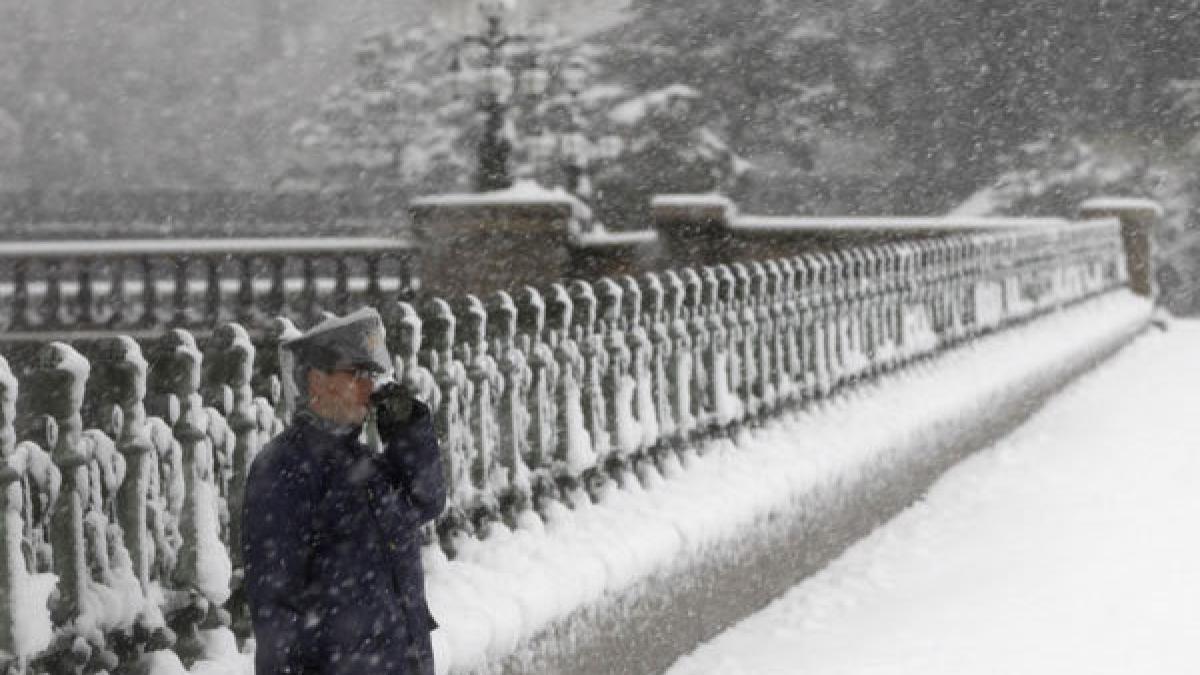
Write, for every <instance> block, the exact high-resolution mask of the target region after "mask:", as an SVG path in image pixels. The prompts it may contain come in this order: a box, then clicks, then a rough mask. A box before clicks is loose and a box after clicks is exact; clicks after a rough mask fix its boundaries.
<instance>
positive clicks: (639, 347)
mask: <svg viewBox="0 0 1200 675" xmlns="http://www.w3.org/2000/svg"><path fill="white" fill-rule="evenodd" d="M621 291H622V292H623V294H624V297H625V303H624V307H625V331H626V334H627V336H628V340H627V342H628V344H629V349H630V363H631V364H632V373H633V381H634V397H633V410H634V415H635V417H636V419H637V424H638V428H639V430H640V431H641V438H639V439H638V452H637V453H636V454H635V455H634V458H633V459H634V463H635V467H636V468H637V469H638V470H639V471H640V470H642V469H643V468H644V467H643V464H644V458H645V453H646V451H647V450H649V449H650V448H652V447H654V446H655V444H657V443H658V416H657V414H656V413H657V411H656V409H655V404H654V379H653V377H652V376H651V373H650V361H651V352H652V350H653V344H651V342H650V334H649V333H648V332H647V331H646V322H645V321H644V320H643V317H642V309H643V305H644V300H643V297H642V288H641V286H639V285H638V282H637V280H636V279H634V278H633V277H631V276H624V277H621Z"/></svg>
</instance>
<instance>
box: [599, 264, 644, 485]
mask: <svg viewBox="0 0 1200 675" xmlns="http://www.w3.org/2000/svg"><path fill="white" fill-rule="evenodd" d="M594 288H595V293H596V304H597V319H598V322H597V324H596V333H597V335H598V336H599V337H600V338H601V340H603V342H602V343H601V344H602V345H603V347H604V354H605V355H606V356H607V357H608V358H607V362H606V364H605V368H604V369H603V372H602V373H601V378H600V383H601V387H602V389H603V391H604V402H605V413H606V414H605V433H606V434H607V435H608V438H609V447H610V449H611V452H610V454H609V456H608V458H607V459H606V461H605V464H604V470H605V471H606V472H607V473H608V475H609V476H610V477H612V478H613V479H614V480H616V481H617V484H618V485H620V486H622V487H629V486H630V483H631V481H632V480H634V479H633V476H632V473H631V471H630V466H631V462H632V456H633V453H635V452H637V450H638V449H639V448H640V447H641V429H639V428H638V427H637V418H636V416H635V415H634V412H633V398H634V395H635V391H634V387H635V386H636V385H635V383H634V381H633V376H632V374H631V369H632V366H633V354H632V352H630V351H629V346H628V345H626V344H625V333H624V330H623V328H624V327H623V320H622V316H621V300H622V297H623V293H622V291H621V287H620V286H618V285H617V283H616V282H615V281H613V280H612V279H609V278H607V277H606V278H604V279H601V280H600V281H599V282H597V283H596V284H595V286H594Z"/></svg>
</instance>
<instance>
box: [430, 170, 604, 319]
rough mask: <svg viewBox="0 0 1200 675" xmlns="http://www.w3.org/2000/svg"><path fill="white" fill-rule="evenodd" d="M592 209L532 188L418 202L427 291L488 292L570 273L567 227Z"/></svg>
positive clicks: (543, 282)
mask: <svg viewBox="0 0 1200 675" xmlns="http://www.w3.org/2000/svg"><path fill="white" fill-rule="evenodd" d="M582 208H586V207H583V205H582V204H581V203H580V202H579V201H578V200H576V199H575V198H574V197H571V196H570V195H568V194H566V193H565V192H562V191H550V190H544V189H542V188H536V187H529V186H525V185H521V186H518V187H516V188H512V189H510V190H501V191H498V192H489V193H483V194H465V195H434V196H429V197H423V198H420V199H416V200H414V201H413V203H412V206H411V207H410V213H411V215H412V219H413V226H414V230H415V231H416V234H417V236H418V238H419V240H420V242H421V247H422V248H421V257H420V262H419V266H420V269H419V271H418V275H419V277H420V279H421V285H422V288H423V289H424V291H425V292H428V293H435V294H437V295H440V296H443V297H446V296H449V297H454V296H461V295H465V294H468V293H470V294H474V295H483V296H485V295H487V294H488V293H491V292H492V291H496V290H501V289H516V288H520V287H521V286H524V285H530V286H544V285H547V284H549V283H553V282H555V281H558V280H560V279H564V278H566V277H568V276H570V275H569V268H570V250H569V246H568V232H569V229H570V228H571V227H572V222H573V221H574V220H576V218H577V216H578V215H579V214H580V209H582Z"/></svg>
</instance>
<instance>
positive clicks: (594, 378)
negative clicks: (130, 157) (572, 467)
mask: <svg viewBox="0 0 1200 675" xmlns="http://www.w3.org/2000/svg"><path fill="white" fill-rule="evenodd" d="M570 293H571V304H572V306H573V311H572V313H573V316H574V319H575V320H574V330H575V339H576V341H577V343H578V344H579V348H580V349H579V351H580V354H581V355H582V356H583V373H582V380H581V388H582V403H583V421H584V425H585V427H586V428H587V431H588V435H589V437H590V438H591V439H592V451H593V452H594V453H595V454H596V466H595V467H593V468H591V469H588V470H587V471H585V472H584V476H583V480H584V485H585V487H586V488H587V490H588V494H589V495H591V497H592V499H593V500H596V499H598V498H599V496H600V494H601V492H602V491H603V490H604V488H605V486H606V485H607V481H606V480H605V478H604V467H605V465H606V464H607V462H608V456H609V453H610V452H611V449H612V440H613V439H611V438H610V437H609V433H608V407H609V406H608V404H609V402H608V401H606V400H605V397H604V374H605V372H606V371H607V370H608V354H607V353H606V352H605V350H604V336H603V335H602V334H601V333H600V332H599V331H597V330H596V312H597V310H596V293H595V291H594V290H593V289H592V285H591V284H589V283H587V282H586V281H579V280H576V281H573V282H571V287H570Z"/></svg>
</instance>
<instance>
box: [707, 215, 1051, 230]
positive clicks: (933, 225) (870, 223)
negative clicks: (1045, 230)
mask: <svg viewBox="0 0 1200 675" xmlns="http://www.w3.org/2000/svg"><path fill="white" fill-rule="evenodd" d="M1068 222H1069V221H1067V220H1065V219H1063V218H977V217H966V218H961V217H953V216H947V217H938V218H884V217H868V218H824V217H793V216H737V217H736V218H734V219H733V220H732V221H730V222H728V223H727V224H726V227H727V228H728V229H730V230H732V231H736V232H745V233H756V232H757V233H763V234H786V233H803V232H827V231H829V230H853V231H881V230H888V231H900V232H929V231H946V232H950V231H962V230H1007V229H1036V228H1042V227H1062V226H1064V225H1067V224H1068Z"/></svg>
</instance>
